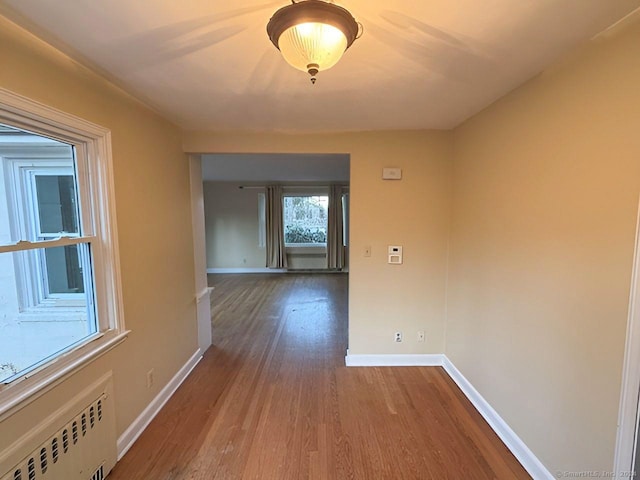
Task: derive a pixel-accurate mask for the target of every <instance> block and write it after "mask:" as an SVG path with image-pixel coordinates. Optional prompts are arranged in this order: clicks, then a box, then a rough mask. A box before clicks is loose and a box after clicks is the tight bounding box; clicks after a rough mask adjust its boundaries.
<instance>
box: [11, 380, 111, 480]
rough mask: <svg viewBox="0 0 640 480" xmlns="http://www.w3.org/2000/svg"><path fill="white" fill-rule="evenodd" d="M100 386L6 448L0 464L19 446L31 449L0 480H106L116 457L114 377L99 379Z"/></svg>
mask: <svg viewBox="0 0 640 480" xmlns="http://www.w3.org/2000/svg"><path fill="white" fill-rule="evenodd" d="M96 385H97V384H94V385H93V387H90V388H89V389H87V390H85V391H84V392H82V393H81V394H80V395H78V396H77V397H75V398H74V399H73V400H72V401H70V402H69V403H68V404H67V406H66V407H65V408H63V409H61V410H60V411H58V412H56V413H55V414H53V415H52V416H51V417H49V418H47V419H46V420H45V421H44V422H43V424H42V425H40V426H39V427H38V428H36V429H34V430H35V431H34V432H33V433H29V434H26V435H25V436H24V437H22V438H21V439H20V440H19V441H18V442H16V444H15V445H14V446H12V448H11V450H12V451H10V452H4V455H3V456H4V457H6V458H4V459H3V460H5V462H0V468H2V464H4V465H5V466H6V464H7V462H8V461H10V459H11V458H15V457H16V456H17V455H19V452H20V451H22V452H25V451H26V452H29V451H30V453H29V454H28V455H26V456H22V460H21V461H19V462H17V463H14V464H13V465H14V466H13V467H12V468H11V469H10V470H9V471H6V470H5V471H3V470H1V469H0V474H1V475H0V480H103V479H104V478H105V476H106V474H107V473H109V471H111V469H112V468H113V466H114V465H115V461H116V438H115V421H114V416H115V413H114V408H113V396H112V393H111V391H112V389H111V376H110V375H109V376H108V381H107V382H105V381H104V380H103V381H102V382H100V385H99V386H101V387H103V388H96ZM87 402H90V403H87ZM71 412H75V415H74V414H71ZM65 420H66V422H65ZM51 431H53V434H51V433H50V434H49V435H47V433H46V432H51ZM37 439H40V442H39V443H35V442H36V441H37ZM29 445H31V447H29ZM34 446H35V448H34ZM29 448H30V449H31V450H29ZM22 455H24V453H23V454H22ZM19 458H20V456H18V457H17V458H16V460H17V459H19ZM14 462H15V460H14ZM5 472H6V473H5Z"/></svg>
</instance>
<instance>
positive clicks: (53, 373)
mask: <svg viewBox="0 0 640 480" xmlns="http://www.w3.org/2000/svg"><path fill="white" fill-rule="evenodd" d="M0 123H2V124H6V125H8V126H11V127H14V128H18V129H22V130H26V131H30V132H33V133H35V134H37V135H42V136H44V137H49V138H52V139H54V140H58V141H61V142H64V143H68V144H71V145H74V147H75V149H76V156H77V158H78V159H79V160H77V161H76V181H77V185H78V198H79V202H80V205H81V206H82V207H81V208H83V209H85V210H88V211H89V212H91V213H90V217H91V222H90V224H83V232H85V233H84V235H85V236H84V237H81V238H73V237H69V236H63V237H61V238H59V239H55V240H48V241H41V242H28V244H26V245H25V244H24V243H21V244H13V245H3V246H0V253H8V252H15V251H24V250H27V249H35V248H45V247H46V248H50V247H59V246H66V245H76V244H79V243H83V242H86V239H87V238H88V237H90V242H91V254H92V260H93V261H92V270H93V279H94V288H93V297H94V299H95V302H96V306H95V311H96V315H97V318H98V332H97V333H96V334H94V335H91V336H90V337H88V338H87V339H85V340H84V341H82V342H80V343H79V344H76V345H74V346H73V347H72V348H70V349H69V350H68V351H66V352H65V353H63V354H62V355H60V356H58V357H56V358H55V359H53V360H51V361H47V362H46V363H43V364H42V365H40V366H38V368H35V369H32V370H29V371H28V372H27V373H26V374H24V375H22V376H21V377H20V378H18V379H15V380H13V381H12V382H11V383H7V384H0V421H2V420H3V419H4V418H6V417H8V416H10V415H12V414H13V413H15V412H16V411H18V410H20V409H21V408H23V407H24V406H26V405H28V404H29V403H31V402H32V401H34V400H35V399H37V398H38V397H40V396H41V395H43V394H44V393H46V392H47V391H49V390H50V389H51V388H53V387H54V386H55V385H57V384H58V383H60V382H61V381H63V380H64V379H65V378H67V377H69V376H70V375H72V374H73V373H74V372H76V371H77V370H79V369H80V368H82V367H83V366H85V365H86V364H87V363H89V362H91V361H93V360H95V359H96V358H98V357H99V356H101V355H103V354H104V353H106V352H107V351H109V350H111V349H112V348H114V347H115V346H116V345H118V344H120V343H121V342H123V341H124V340H125V339H126V337H127V335H128V333H129V332H128V331H127V330H126V329H125V326H124V318H123V306H122V292H121V281H120V262H119V255H118V239H117V231H116V217H115V195H114V185H113V166H112V158H111V133H110V131H109V130H107V129H105V128H103V127H100V126H98V125H95V124H93V123H91V122H88V121H86V120H83V119H81V118H78V117H75V116H73V115H69V114H67V113H64V112H61V111H59V110H56V109H53V108H50V107H48V106H46V105H43V104H41V103H38V102H35V101H33V100H30V99H28V98H26V97H23V96H21V95H17V94H15V93H13V92H10V91H8V90H6V89H3V88H0ZM80 159H84V160H80Z"/></svg>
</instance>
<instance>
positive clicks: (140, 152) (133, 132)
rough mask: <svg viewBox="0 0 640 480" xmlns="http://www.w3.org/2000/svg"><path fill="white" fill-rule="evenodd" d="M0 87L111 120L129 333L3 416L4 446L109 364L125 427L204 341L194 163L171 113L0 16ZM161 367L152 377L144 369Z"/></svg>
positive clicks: (0, 444)
mask: <svg viewBox="0 0 640 480" xmlns="http://www.w3.org/2000/svg"><path fill="white" fill-rule="evenodd" d="M0 52H2V53H1V58H2V68H1V69H0V87H2V88H6V89H8V90H11V91H13V92H16V93H18V94H22V95H25V96H27V97H29V98H32V99H34V100H37V101H40V102H42V103H45V104H47V105H49V106H52V107H55V108H58V109H60V110H62V111H64V112H68V113H71V114H74V115H77V116H79V117H82V118H84V119H86V120H89V121H91V122H94V123H97V124H99V125H102V126H104V127H106V128H109V129H110V130H111V132H112V139H113V161H114V172H115V193H116V199H115V200H116V211H117V220H118V222H117V228H118V235H119V243H120V260H121V268H122V288H123V292H124V316H125V321H126V326H127V328H128V329H130V330H131V331H132V333H131V335H130V337H129V339H128V340H127V341H126V342H125V343H124V344H122V345H121V346H119V347H117V348H116V349H114V350H112V351H111V352H110V353H108V354H106V355H105V356H103V357H101V358H100V359H98V360H97V361H95V362H93V363H92V364H90V365H88V366H86V367H85V368H84V369H82V370H81V371H80V372H79V373H77V374H76V375H74V376H73V377H72V378H70V379H69V380H68V381H66V382H64V383H62V384H61V385H59V386H57V387H56V388H55V389H54V390H53V391H51V392H50V393H48V394H46V395H45V396H44V397H41V398H40V399H39V400H38V401H36V402H34V403H33V404H31V405H29V406H27V407H26V408H24V409H23V410H21V411H19V412H18V413H17V414H15V415H13V416H12V417H9V418H8V419H7V420H5V421H3V422H2V423H0V451H2V450H3V449H4V448H5V447H6V446H7V445H8V444H10V443H11V442H12V441H14V440H15V439H16V438H17V437H18V436H20V435H22V434H24V433H25V432H26V431H28V430H29V429H31V428H32V427H33V425H35V424H37V423H38V422H39V421H40V420H42V419H43V417H44V416H46V415H48V414H50V413H51V412H53V411H54V410H56V409H57V408H58V407H59V406H60V405H61V404H63V403H64V402H65V400H66V399H67V398H69V397H70V396H72V395H74V394H75V393H77V392H78V391H79V390H80V389H82V388H83V387H85V386H86V385H87V384H89V383H90V382H91V381H92V380H93V379H95V378H97V377H98V376H100V375H102V374H103V373H104V372H105V371H107V370H113V373H114V378H115V404H116V411H117V431H118V434H119V435H120V434H121V433H122V432H123V431H124V430H125V429H126V428H127V427H128V426H129V425H130V423H131V422H132V421H133V420H134V419H135V418H136V417H137V416H138V415H139V414H140V413H141V412H142V410H143V409H144V408H145V407H146V406H147V404H148V403H149V402H150V401H151V399H152V398H153V397H155V396H156V395H157V394H158V392H159V390H160V389H161V388H162V387H163V386H164V385H165V384H166V383H167V381H168V380H169V379H170V378H171V377H172V376H173V375H174V374H175V373H176V372H177V370H178V369H179V368H180V367H181V366H182V365H183V364H184V363H185V362H186V360H187V359H188V358H189V357H190V356H191V355H192V354H193V353H194V352H195V350H196V349H197V328H196V314H195V298H194V294H195V291H194V278H195V275H194V267H193V242H192V235H191V216H190V215H189V212H190V194H189V166H188V162H187V160H186V158H185V155H184V154H183V153H182V149H181V143H180V132H179V131H178V130H177V129H176V128H175V127H174V126H172V125H171V124H169V123H168V122H167V121H165V120H163V119H161V118H160V117H159V116H157V115H156V114H154V113H152V112H151V111H149V110H148V109H146V108H144V107H143V106H142V105H141V104H139V103H138V102H136V101H134V100H132V99H131V98H129V97H127V96H125V95H123V94H122V93H121V92H120V91H118V90H117V89H115V88H114V87H111V86H109V84H107V83H106V82H105V81H103V80H101V79H100V78H99V77H97V76H96V75H94V74H92V73H91V72H89V71H88V70H86V69H85V68H83V67H81V66H80V65H78V64H77V63H75V62H72V61H71V60H69V59H68V58H67V57H65V56H62V55H61V54H59V53H58V52H57V51H55V50H54V49H52V48H50V47H48V46H46V45H44V44H43V43H41V42H40V41H38V40H36V39H35V38H34V37H32V36H31V35H30V34H27V33H25V32H24V31H22V30H20V29H18V28H17V27H15V26H14V25H13V24H11V23H9V22H8V21H6V20H4V19H2V18H0ZM150 368H154V369H155V378H156V382H155V386H154V387H153V388H151V389H147V387H146V381H145V378H146V372H147V370H149V369H150Z"/></svg>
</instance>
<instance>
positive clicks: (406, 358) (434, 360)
mask: <svg viewBox="0 0 640 480" xmlns="http://www.w3.org/2000/svg"><path fill="white" fill-rule="evenodd" d="M344 360H345V364H346V365H347V367H411V366H420V367H441V366H442V364H443V361H444V355H442V354H440V353H435V354H387V355H352V354H350V353H349V352H348V351H347V356H346V357H345V358H344Z"/></svg>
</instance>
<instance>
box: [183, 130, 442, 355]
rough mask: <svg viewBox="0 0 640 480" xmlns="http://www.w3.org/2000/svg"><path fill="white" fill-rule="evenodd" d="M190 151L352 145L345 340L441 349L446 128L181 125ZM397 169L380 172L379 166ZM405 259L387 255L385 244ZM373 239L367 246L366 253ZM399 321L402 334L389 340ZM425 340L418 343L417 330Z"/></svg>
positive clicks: (365, 346) (357, 350) (341, 148)
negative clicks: (289, 130) (265, 130)
mask: <svg viewBox="0 0 640 480" xmlns="http://www.w3.org/2000/svg"><path fill="white" fill-rule="evenodd" d="M184 148H185V151H187V152H193V153H348V154H350V155H351V177H350V178H351V183H350V202H351V203H350V213H351V219H350V220H351V225H350V226H351V238H350V254H349V270H350V274H349V348H350V352H351V353H353V354H364V353H378V354H384V353H441V352H442V351H443V350H444V314H445V278H446V275H445V273H446V257H447V237H448V230H449V200H450V189H449V181H450V166H451V164H450V155H451V134H450V133H448V132H368V133H349V134H333V135H278V134H273V135H267V134H265V135H262V134H241V133H238V134H232V133H227V134H214V133H208V132H185V134H184ZM389 166H397V167H401V168H402V169H403V180H402V181H395V182H394V181H383V180H382V179H381V176H382V168H383V167H389ZM394 244H400V245H403V246H404V255H405V263H404V265H401V266H397V265H388V264H387V259H386V249H387V246H388V245H394ZM365 246H371V247H372V249H373V255H372V256H371V257H370V258H365V257H364V256H363V252H364V247H365ZM396 330H402V331H403V332H404V333H405V341H404V342H403V343H401V344H397V343H394V342H393V333H394V332H395V331H396ZM418 330H425V331H426V333H427V341H426V342H425V343H418V342H417V340H416V337H417V331H418Z"/></svg>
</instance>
